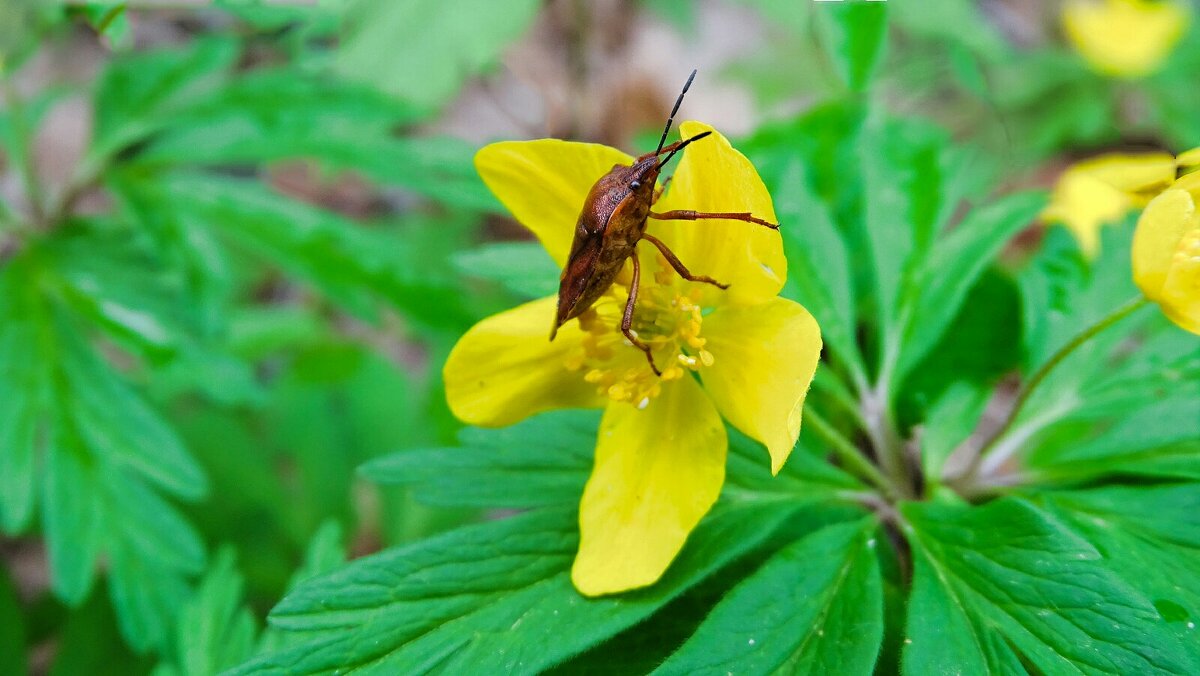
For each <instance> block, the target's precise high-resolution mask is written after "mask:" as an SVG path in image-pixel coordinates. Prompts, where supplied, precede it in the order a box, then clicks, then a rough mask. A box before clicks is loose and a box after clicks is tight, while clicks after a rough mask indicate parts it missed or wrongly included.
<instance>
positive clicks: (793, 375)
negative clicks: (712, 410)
mask: <svg viewBox="0 0 1200 676" xmlns="http://www.w3.org/2000/svg"><path fill="white" fill-rule="evenodd" d="M704 336H705V337H706V338H707V339H708V343H707V345H706V347H707V348H708V350H709V351H710V352H712V355H713V358H714V360H713V363H712V365H711V366H709V367H708V368H705V369H702V370H701V371H700V375H701V377H702V378H703V379H704V387H705V389H706V390H707V391H708V394H709V396H711V397H712V399H713V402H714V403H716V405H717V410H719V411H720V412H721V415H723V416H724V417H725V419H726V420H728V421H729V422H730V423H731V424H733V426H734V427H737V428H738V429H739V430H741V431H742V432H744V433H746V434H747V435H748V436H750V437H752V438H754V439H757V440H759V441H761V442H762V443H763V444H765V445H766V447H767V451H768V452H769V453H770V454H771V472H772V473H773V474H774V473H778V472H779V470H780V469H781V468H782V467H783V463H784V461H786V460H787V458H788V454H790V453H791V452H792V447H793V446H795V445H796V438H797V437H798V436H799V435H800V415H801V410H802V409H803V407H804V397H805V395H807V394H808V386H809V384H810V383H812V379H813V374H814V373H816V370H817V361H818V359H820V356H821V329H820V327H818V326H817V322H816V320H815V319H813V317H812V315H810V314H809V313H808V310H805V309H804V307H803V306H801V305H800V304H799V303H794V302H792V301H790V300H786V299H784V298H773V299H771V300H769V301H766V302H765V303H761V304H759V305H747V306H726V307H722V308H719V309H718V310H717V311H716V312H713V313H712V314H711V315H709V316H708V317H706V318H705V319H704Z"/></svg>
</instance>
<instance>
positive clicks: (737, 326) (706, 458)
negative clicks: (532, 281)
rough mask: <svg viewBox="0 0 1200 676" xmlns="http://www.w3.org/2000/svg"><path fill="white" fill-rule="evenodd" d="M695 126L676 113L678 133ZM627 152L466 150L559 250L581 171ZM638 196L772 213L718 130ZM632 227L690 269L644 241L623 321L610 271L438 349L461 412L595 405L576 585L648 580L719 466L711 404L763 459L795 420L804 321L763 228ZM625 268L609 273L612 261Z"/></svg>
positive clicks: (689, 522) (784, 445) (546, 146)
mask: <svg viewBox="0 0 1200 676" xmlns="http://www.w3.org/2000/svg"><path fill="white" fill-rule="evenodd" d="M709 129H710V128H709V127H707V126H705V125H702V124H699V123H696V122H686V123H684V124H683V125H681V131H682V132H683V135H684V136H694V135H696V134H698V133H700V132H702V131H705V130H709ZM632 160H633V158H631V157H629V156H628V155H626V154H624V153H622V152H620V151H618V150H614V149H612V148H608V147H605V146H601V145H594V144H587V143H570V142H565V141H559V140H553V139H546V140H539V141H524V142H503V143H494V144H492V145H489V146H487V147H485V148H483V149H482V150H480V151H479V153H478V154H477V155H476V156H475V166H476V167H477V169H478V170H479V173H480V175H481V176H482V177H483V180H484V182H485V183H486V184H487V185H488V187H489V188H490V189H491V190H492V192H493V193H495V195H496V197H498V198H499V199H500V201H501V202H503V203H504V205H505V206H506V207H507V208H508V209H509V211H511V212H512V214H513V215H514V216H515V217H516V218H517V220H519V221H520V222H521V223H523V224H524V225H525V226H526V227H528V228H529V229H530V230H532V231H533V233H534V234H535V235H537V237H538V239H540V240H541V242H542V244H543V245H544V246H545V247H546V250H547V251H548V252H549V253H550V255H551V256H552V257H553V258H554V260H555V261H557V262H558V263H559V264H560V265H562V263H563V262H564V261H565V260H566V258H567V253H568V248H569V247H570V244H571V238H572V232H573V230H574V226H575V223H576V220H577V219H578V217H579V213H580V210H581V208H582V206H583V202H584V198H585V197H586V195H587V194H588V190H589V189H590V188H591V187H592V184H593V183H595V181H596V180H597V179H598V178H600V176H602V175H603V174H605V173H606V172H607V171H608V170H609V169H611V168H612V167H613V165H615V164H626V165H627V164H630V163H631V162H632ZM654 208H655V211H668V210H672V209H694V210H697V211H749V212H752V213H754V215H755V216H758V217H760V218H764V219H766V220H770V221H774V219H775V213H774V210H773V209H772V206H771V198H770V195H768V194H767V190H766V187H765V186H764V185H763V183H762V181H761V179H759V177H758V174H757V173H756V172H755V170H754V167H753V166H752V165H751V164H750V162H749V161H748V160H747V159H746V158H745V157H744V156H742V154H741V153H739V152H737V151H736V150H734V149H733V148H732V147H731V146H730V144H729V142H728V141H727V140H726V139H725V138H724V137H723V136H721V135H720V134H718V133H713V134H712V136H711V137H709V138H706V139H704V140H703V141H699V142H697V143H695V144H693V145H691V146H688V148H687V149H686V150H685V151H684V154H683V159H682V160H681V161H680V164H679V168H678V170H677V171H676V172H675V177H674V180H673V181H672V183H671V186H670V190H669V191H668V192H667V193H666V194H665V195H664V196H663V198H662V199H661V200H659V201H658V203H657V204H656V205H655V207H654ZM649 223H650V227H649V231H650V232H651V233H652V234H654V235H655V236H656V237H658V238H659V239H661V240H662V241H664V242H665V243H666V244H667V245H668V246H669V247H670V248H671V249H672V250H673V251H674V252H675V253H676V254H677V255H678V257H679V258H680V260H682V261H683V262H684V264H685V265H687V266H688V267H689V269H691V270H692V271H693V272H695V273H696V274H704V275H710V276H712V277H714V278H716V279H717V280H718V281H721V282H725V283H728V284H730V285H731V286H730V288H729V289H728V290H725V291H722V290H720V289H717V288H715V287H712V286H710V285H707V284H699V283H689V282H685V281H683V280H682V279H680V278H679V276H678V275H677V274H675V272H674V271H673V270H671V268H670V267H668V266H667V265H665V262H664V261H662V260H661V258H660V256H659V254H658V253H657V251H656V250H655V249H654V247H652V246H650V245H649V243H646V244H643V245H642V246H640V247H639V259H640V260H641V261H642V267H643V274H642V280H641V285H640V287H641V288H640V295H639V300H638V305H637V309H636V310H635V313H634V320H635V321H634V329H635V330H636V331H637V335H638V337H639V338H641V339H642V340H643V341H645V342H646V343H648V344H649V345H651V347H652V349H653V354H654V360H655V363H656V364H657V365H658V366H659V367H660V368H661V369H662V371H663V375H662V377H661V378H659V377H656V376H655V375H654V373H653V372H652V371H651V369H650V366H649V365H648V364H647V361H646V358H645V355H643V354H642V352H640V351H639V350H637V349H636V348H634V347H633V346H632V345H630V344H629V343H628V342H626V341H625V339H624V337H623V336H622V335H621V333H620V327H619V325H620V313H621V310H622V309H623V307H624V302H625V298H626V294H627V289H626V287H625V286H624V285H626V284H628V283H629V280H628V275H625V276H624V277H622V278H620V279H619V280H618V283H617V284H615V285H614V286H613V288H612V289H611V290H610V292H609V293H608V294H606V295H605V296H604V297H602V298H601V299H600V300H599V301H597V303H596V304H595V306H593V308H592V310H590V311H588V312H587V313H585V314H584V315H583V316H581V317H580V318H579V321H578V322H575V321H572V322H568V323H567V324H566V325H564V326H563V327H562V328H561V329H560V330H559V332H558V337H557V338H556V339H555V340H554V342H549V341H548V340H547V334H548V332H549V329H550V326H551V325H552V324H553V320H554V316H555V298H553V297H551V298H544V299H542V300H537V301H533V302H531V303H527V304H525V305H522V306H520V307H517V308H515V309H513V310H509V311H507V312H503V313H501V314H498V315H495V316H493V317H489V318H487V319H484V320H483V321H481V322H480V323H478V324H476V325H475V326H474V327H473V328H471V329H470V330H469V331H468V332H467V333H466V334H465V335H464V336H463V337H462V339H461V340H459V342H458V344H457V345H455V347H454V349H453V350H452V351H451V353H450V356H449V358H448V359H447V361H446V365H445V368H444V377H445V383H446V397H447V400H448V402H449V404H450V408H451V410H453V412H454V414H455V415H456V416H458V417H459V418H460V419H461V420H463V421H464V422H467V423H469V424H473V425H481V426H501V425H507V424H510V423H513V422H516V421H518V420H520V419H522V418H525V417H526V416H529V415H532V414H534V413H538V412H540V411H545V410H548V409H554V408H563V407H593V406H594V407H601V406H602V407H604V408H605V412H604V417H603V420H602V422H601V424H600V432H599V438H598V439H597V442H596V459H595V465H594V467H593V470H592V475H591V478H590V479H589V480H588V483H587V487H586V488H585V489H584V493H583V497H582V501H581V503H580V507H579V528H580V543H579V552H578V554H577V556H576V558H575V564H574V566H573V568H572V571H571V577H572V580H573V581H574V583H575V586H576V588H578V589H579V591H580V592H582V593H583V594H586V595H589V596H594V595H599V594H608V593H614V592H620V591H625V590H628V589H633V588H636V587H642V586H645V585H649V584H652V583H654V582H655V581H657V580H658V578H659V577H660V576H661V575H662V573H663V572H664V571H665V570H666V568H667V566H668V565H669V564H670V562H671V560H672V559H673V558H674V557H675V555H676V554H677V553H678V552H679V550H680V548H681V547H682V546H683V543H684V541H685V540H686V539H687V536H688V534H689V533H690V532H691V531H692V529H693V528H694V527H695V526H696V524H697V523H698V522H699V521H700V519H701V517H703V516H704V515H705V514H706V513H707V512H708V510H709V508H710V507H711V506H712V505H713V503H714V502H715V501H716V499H717V496H718V494H719V493H720V491H721V486H722V484H723V483H724V480H725V454H726V450H727V443H728V442H727V439H726V433H725V428H724V425H723V424H722V422H721V418H722V416H723V417H724V418H725V419H726V420H728V421H729V422H730V423H731V424H733V425H734V426H735V427H737V428H738V429H740V430H741V431H743V432H744V433H746V434H747V435H749V436H751V437H753V438H754V439H757V440H759V441H761V442H763V443H764V444H765V445H766V447H767V450H768V452H769V455H770V461H771V470H772V472H778V471H779V469H780V468H781V467H782V466H783V463H784V461H785V460H786V459H787V457H788V454H789V453H790V452H791V450H792V447H793V446H794V445H795V443H796V438H797V436H798V435H799V433H800V413H801V408H802V406H803V404H804V397H805V395H806V393H807V391H808V386H809V384H810V382H811V381H812V377H813V373H814V372H815V371H816V367H817V360H818V358H819V355H820V352H821V336H820V330H819V329H818V327H817V324H816V322H815V321H814V320H813V318H812V316H811V315H810V314H809V313H808V311H807V310H805V309H804V308H803V307H801V306H800V305H798V304H796V303H794V302H792V301H789V300H785V299H782V298H778V297H777V294H778V293H779V290H780V289H781V288H782V287H783V283H784V280H785V278H786V275H787V261H786V260H785V259H784V256H783V248H782V242H781V240H780V237H779V233H778V232H776V231H774V230H769V229H767V228H762V227H759V226H756V225H752V224H749V223H743V222H739V221H724V220H721V221H700V222H680V221H657V220H651V221H650V222H649ZM628 267H629V266H628V265H627V269H626V271H628Z"/></svg>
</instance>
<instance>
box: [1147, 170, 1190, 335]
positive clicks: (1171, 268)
mask: <svg viewBox="0 0 1200 676" xmlns="http://www.w3.org/2000/svg"><path fill="white" fill-rule="evenodd" d="M1133 280H1134V282H1136V283H1137V285H1138V288H1140V289H1141V290H1142V293H1144V294H1145V295H1146V297H1147V298H1149V299H1150V300H1152V301H1154V302H1156V303H1158V304H1159V306H1160V307H1161V308H1162V310H1163V313H1164V314H1166V315H1167V317H1168V318H1170V319H1171V321H1173V322H1175V323H1176V324H1178V325H1179V326H1181V327H1183V328H1184V329H1186V330H1188V331H1191V332H1192V333H1196V334H1200V215H1198V214H1197V213H1196V203H1195V201H1194V200H1193V198H1192V195H1191V194H1190V193H1189V192H1187V191H1186V190H1178V189H1171V190H1168V191H1166V192H1164V193H1163V194H1162V195H1159V196H1158V197H1156V198H1155V199H1154V201H1152V202H1151V203H1150V205H1149V206H1147V207H1146V210H1145V211H1144V212H1142V217H1141V219H1139V220H1138V226H1137V231H1136V232H1135V233H1134V235H1133Z"/></svg>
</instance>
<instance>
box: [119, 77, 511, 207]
mask: <svg viewBox="0 0 1200 676" xmlns="http://www.w3.org/2000/svg"><path fill="white" fill-rule="evenodd" d="M416 118H417V113H416V111H414V110H413V109H412V108H411V107H409V106H404V105H401V104H399V103H397V102H396V101H394V100H393V99H391V98H389V97H387V96H386V95H384V94H382V93H380V92H379V91H378V90H376V89H374V88H371V87H368V86H364V85H360V84H355V83H351V82H345V81H339V80H336V79H332V78H320V77H314V76H312V75H311V74H308V73H305V72H301V71H297V70H293V69H272V70H261V71H254V72H251V73H250V74H248V75H244V76H241V77H238V78H236V79H234V80H232V81H230V82H228V83H227V84H225V85H223V86H221V87H219V88H216V89H214V90H212V91H211V92H209V93H207V94H206V95H205V96H203V97H201V98H199V99H197V100H195V101H192V102H190V103H189V104H188V105H186V106H184V107H182V108H180V109H179V110H177V111H175V113H174V114H173V115H172V116H171V117H170V119H169V120H166V121H165V122H164V124H163V128H162V129H161V130H159V133H157V134H156V135H155V136H154V137H153V138H151V139H149V140H148V141H147V143H146V144H145V145H144V146H143V147H139V148H138V149H137V151H136V153H134V154H133V155H132V156H131V157H127V158H124V160H123V163H124V164H125V165H127V166H130V167H136V168H138V169H139V170H142V171H154V172H158V171H162V170H164V169H169V168H181V167H221V166H228V165H245V164H258V163H263V162H271V161H275V160H282V159H287V158H314V159H316V160H318V161H319V162H320V164H321V165H322V166H323V167H325V168H328V169H335V170H340V171H351V172H354V173H357V174H365V175H366V176H367V177H369V178H371V179H373V180H376V181H378V182H380V183H384V184H388V185H399V186H403V187H405V188H409V189H411V190H414V191H416V192H419V193H421V194H424V195H427V196H430V197H433V198H435V199H438V200H440V201H442V202H445V203H447V204H449V205H452V206H454V207H456V208H466V209H476V210H486V211H501V208H500V205H499V203H498V202H497V201H496V200H495V198H494V197H493V196H492V195H491V193H490V191H488V189H487V187H486V186H484V184H483V182H482V181H481V180H480V179H479V176H478V174H477V173H476V171H475V166H474V162H473V157H474V154H475V150H476V148H475V146H474V145H472V144H470V143H467V142H466V141H463V140H460V139H456V138H453V137H449V136H440V137H424V136H420V137H418V136H412V135H407V136H405V137H398V136H397V135H396V134H395V130H396V129H397V128H399V127H401V126H403V125H407V124H410V123H412V122H414V121H415V120H416Z"/></svg>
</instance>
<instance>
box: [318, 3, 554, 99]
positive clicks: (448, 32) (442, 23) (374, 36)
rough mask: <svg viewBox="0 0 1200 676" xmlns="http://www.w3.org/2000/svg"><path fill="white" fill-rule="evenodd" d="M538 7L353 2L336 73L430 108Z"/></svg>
mask: <svg viewBox="0 0 1200 676" xmlns="http://www.w3.org/2000/svg"><path fill="white" fill-rule="evenodd" d="M540 7H541V3H539V2H537V1H536V0H515V1H514V2H506V3H495V2H490V1H489V0H465V1H463V2H456V3H454V4H453V5H449V6H448V5H446V4H444V3H442V2H439V1H438V0H413V1H411V2H403V3H396V2H386V1H385V0H357V1H356V2H354V3H353V4H352V5H350V7H349V9H348V10H347V13H346V16H345V23H344V24H343V28H344V33H343V36H342V39H341V44H340V47H339V51H338V55H337V62H336V69H337V72H338V73H339V74H340V75H342V76H343V77H346V78H347V79H350V80H356V81H360V82H365V83H370V84H372V85H375V86H378V87H380V88H382V89H384V90H385V91H388V92H391V93H393V94H395V95H397V96H398V97H400V98H401V99H403V100H405V101H409V102H412V103H413V104H415V105H417V106H420V107H421V108H425V109H432V108H435V107H437V106H440V105H441V104H442V103H444V102H445V101H446V100H448V99H449V98H450V97H451V96H452V95H453V94H454V93H455V92H456V91H458V88H459V86H460V85H461V84H462V82H463V80H464V79H466V77H467V76H469V75H471V74H473V73H474V72H475V71H477V70H479V69H480V68H482V67H484V66H486V65H488V64H490V63H491V62H492V61H493V60H494V59H495V58H496V57H497V56H498V55H499V54H500V51H501V50H502V49H503V48H504V47H505V46H507V45H508V43H510V42H512V41H513V40H516V39H517V38H518V37H520V35H521V34H522V33H524V32H525V29H526V28H527V27H528V26H529V24H530V22H531V21H533V18H534V16H536V14H537V11H538V9H539V8H540ZM414 63H420V64H421V67H420V68H413V67H412V64H414Z"/></svg>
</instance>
